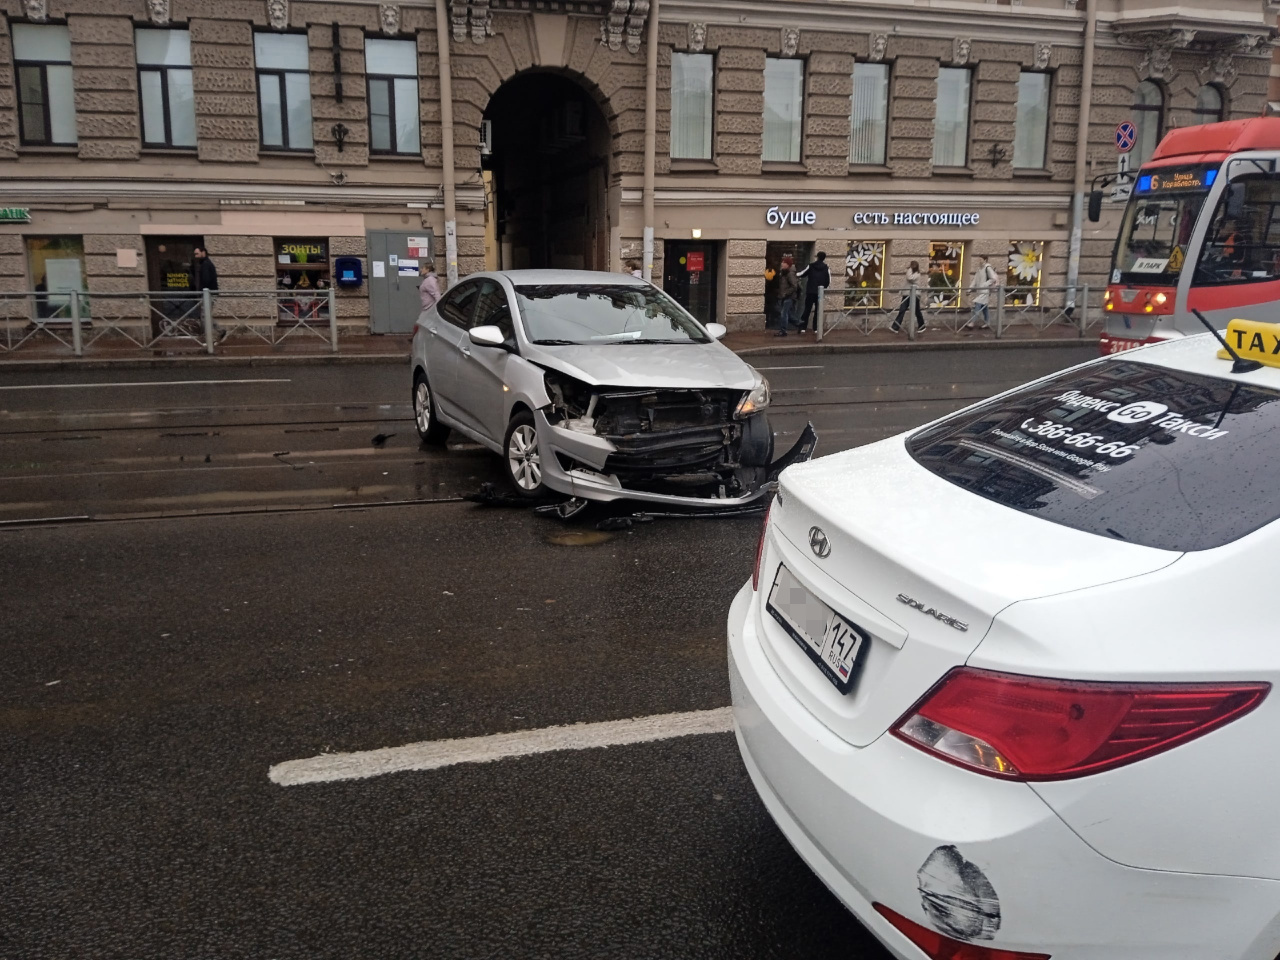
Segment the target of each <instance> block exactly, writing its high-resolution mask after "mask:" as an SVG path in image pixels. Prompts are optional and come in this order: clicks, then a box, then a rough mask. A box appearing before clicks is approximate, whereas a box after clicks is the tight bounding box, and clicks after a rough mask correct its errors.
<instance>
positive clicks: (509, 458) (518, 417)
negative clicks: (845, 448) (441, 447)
mask: <svg viewBox="0 0 1280 960" xmlns="http://www.w3.org/2000/svg"><path fill="white" fill-rule="evenodd" d="M724 334H725V328H724V327H723V326H721V325H720V324H715V323H713V324H708V325H706V326H703V325H702V324H700V323H699V322H698V321H697V320H695V319H694V318H693V317H691V316H690V315H689V314H688V313H687V312H686V311H685V310H684V309H683V308H682V307H681V306H680V305H679V304H677V303H676V302H675V301H674V300H672V299H671V298H670V297H669V296H667V295H666V294H665V293H663V292H662V291H661V290H659V289H657V288H656V287H655V286H653V285H652V284H649V283H646V282H644V281H642V280H637V279H634V278H632V277H629V276H622V275H618V274H611V273H591V272H585V271H576V270H513V271H503V272H498V273H482V274H476V275H473V276H471V277H468V278H467V279H466V280H464V281H462V282H461V283H459V284H457V285H456V286H454V287H453V288H452V289H451V290H449V292H448V293H446V294H445V295H444V296H443V297H442V298H441V299H440V301H439V302H438V303H437V304H436V305H435V306H434V307H432V308H430V309H428V310H424V311H423V313H422V315H421V316H419V318H418V323H417V328H416V330H415V332H414V337H413V353H412V360H411V363H412V370H413V408H414V419H415V421H416V425H417V429H418V433H419V434H420V435H421V437H422V439H423V440H424V441H425V442H427V443H437V444H438V443H443V442H444V440H445V439H446V438H447V436H448V435H449V432H450V430H456V431H457V432H458V433H460V434H462V435H463V436H466V437H468V438H470V439H472V440H474V441H476V442H477V443H480V444H482V445H484V446H485V447H488V448H489V449H491V450H493V451H494V452H495V453H498V454H499V455H501V456H502V458H503V464H504V466H505V470H504V473H505V475H506V477H507V480H508V481H509V484H510V487H511V489H512V491H513V492H514V493H515V494H516V495H518V496H520V497H525V498H528V499H530V500H534V499H540V498H542V497H545V496H547V495H549V494H551V493H560V494H564V495H567V496H570V497H578V498H582V499H586V500H618V499H629V500H640V501H645V502H650V503H665V504H672V505H675V504H686V505H695V506H711V507H731V506H738V505H742V504H746V503H750V502H751V501H753V500H756V499H757V498H759V497H761V496H763V495H764V494H765V493H767V492H769V491H770V490H771V489H772V488H773V486H774V481H775V480H776V479H777V475H778V473H779V472H780V471H781V469H782V468H783V467H785V466H787V465H789V464H790V463H793V462H797V461H799V460H803V459H808V457H809V456H810V455H811V454H812V452H813V447H814V436H813V431H812V428H811V427H810V428H809V429H807V430H806V431H805V433H804V435H803V436H802V437H801V439H800V441H799V442H798V443H797V444H796V445H795V447H793V448H792V450H791V451H790V452H789V453H788V454H787V455H786V456H784V457H783V458H781V459H780V460H778V461H776V462H771V461H772V459H773V432H772V430H771V429H770V427H769V420H768V413H767V407H768V405H769V384H768V383H767V381H765V379H764V378H763V377H762V376H761V375H760V374H759V373H757V372H756V371H755V370H754V369H752V368H751V367H750V366H749V365H748V364H746V363H744V362H743V361H742V360H740V359H739V358H738V357H737V356H736V355H735V354H734V353H733V352H732V351H730V350H729V349H728V348H726V347H725V346H724V345H723V344H721V343H719V342H717V341H718V340H719V338H720V337H722V336H724Z"/></svg>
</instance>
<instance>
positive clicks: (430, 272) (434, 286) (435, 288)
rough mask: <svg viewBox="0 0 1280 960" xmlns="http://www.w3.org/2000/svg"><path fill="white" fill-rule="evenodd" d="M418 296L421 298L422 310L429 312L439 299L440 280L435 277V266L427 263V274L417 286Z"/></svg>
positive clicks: (429, 262)
mask: <svg viewBox="0 0 1280 960" xmlns="http://www.w3.org/2000/svg"><path fill="white" fill-rule="evenodd" d="M418 296H420V297H421V298H422V309H423V310H430V309H431V308H432V307H434V306H435V305H436V301H437V300H439V299H440V278H439V277H437V276H436V265H435V264H434V263H432V262H431V261H428V262H427V272H426V274H425V275H424V276H423V278H422V282H421V283H420V284H418Z"/></svg>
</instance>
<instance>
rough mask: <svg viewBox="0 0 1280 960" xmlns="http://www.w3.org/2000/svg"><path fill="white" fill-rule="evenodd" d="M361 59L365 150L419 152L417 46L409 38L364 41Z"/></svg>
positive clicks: (374, 151)
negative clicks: (366, 91) (365, 99)
mask: <svg viewBox="0 0 1280 960" xmlns="http://www.w3.org/2000/svg"><path fill="white" fill-rule="evenodd" d="M364 62H365V75H366V76H367V78H368V81H369V149H370V150H371V151H372V152H373V153H404V154H416V153H420V152H421V150H422V148H421V147H420V146H419V140H418V45H417V44H416V43H415V42H414V41H412V40H366V41H365V42H364Z"/></svg>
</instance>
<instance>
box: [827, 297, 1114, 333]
mask: <svg viewBox="0 0 1280 960" xmlns="http://www.w3.org/2000/svg"><path fill="white" fill-rule="evenodd" d="M917 298H919V307H920V315H921V316H923V317H924V320H925V324H926V325H927V326H928V327H932V328H933V329H935V330H947V331H950V332H952V333H958V332H959V331H961V330H962V329H964V328H965V327H966V326H969V325H970V324H972V326H971V327H970V329H973V328H975V327H977V328H981V327H982V326H983V317H982V314H981V312H980V311H976V310H974V308H973V306H972V302H971V299H970V294H969V292H968V290H966V289H963V288H960V289H947V290H937V289H933V288H929V287H917V288H915V289H912V290H903V289H902V288H900V287H895V288H889V287H846V288H844V289H833V290H829V291H819V298H818V303H819V310H818V317H819V320H818V339H819V340H821V339H822V338H823V337H825V336H826V335H827V334H828V333H830V332H832V331H833V330H837V329H841V328H844V329H851V330H856V331H858V332H859V333H862V334H863V335H870V334H871V333H873V332H875V331H876V330H887V329H892V327H893V325H894V324H895V323H896V322H898V320H899V318H901V328H902V331H903V332H904V333H905V334H906V335H907V337H908V338H909V339H912V340H914V339H915V337H916V322H915V319H914V318H915V315H916V305H917ZM1095 299H1096V296H1095V291H1091V290H1090V288H1089V285H1088V284H1081V285H1080V286H1078V287H1076V288H1075V290H1074V291H1073V290H1072V289H1071V288H1070V287H1044V286H1042V287H1006V286H1004V285H1000V286H998V287H992V288H991V290H990V292H989V295H988V302H987V316H988V317H989V319H988V320H987V326H989V328H990V329H991V330H992V331H994V333H995V335H996V336H997V337H1003V336H1004V335H1005V334H1006V333H1007V332H1008V331H1009V329H1010V328H1011V327H1015V326H1019V325H1027V326H1030V327H1031V328H1032V329H1033V330H1034V331H1035V332H1036V333H1042V332H1043V331H1045V330H1047V329H1049V328H1050V327H1053V326H1066V327H1069V328H1071V329H1073V330H1075V331H1076V332H1077V333H1078V335H1079V336H1081V337H1083V336H1084V335H1085V334H1086V333H1087V332H1088V330H1089V329H1090V328H1091V327H1093V326H1094V325H1096V324H1097V323H1099V322H1101V318H1102V310H1101V304H1100V303H1095V302H1094V300H1095Z"/></svg>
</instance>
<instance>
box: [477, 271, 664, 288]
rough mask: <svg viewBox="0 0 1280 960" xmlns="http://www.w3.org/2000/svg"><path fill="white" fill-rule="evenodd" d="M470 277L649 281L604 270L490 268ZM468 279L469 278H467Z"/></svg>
mask: <svg viewBox="0 0 1280 960" xmlns="http://www.w3.org/2000/svg"><path fill="white" fill-rule="evenodd" d="M471 276H472V277H484V276H489V277H506V278H507V280H509V281H510V282H511V283H512V284H514V285H516V286H522V285H525V284H528V285H530V286H532V285H535V284H556V285H560V284H565V285H572V284H582V285H592V286H596V285H599V284H604V283H607V284H610V285H611V286H618V285H629V286H636V287H647V286H649V285H650V284H649V282H648V281H646V280H641V279H639V278H638V277H633V276H631V274H629V273H608V272H606V271H604V270H490V271H487V272H486V273H475V274H471ZM468 279H470V278H468Z"/></svg>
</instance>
